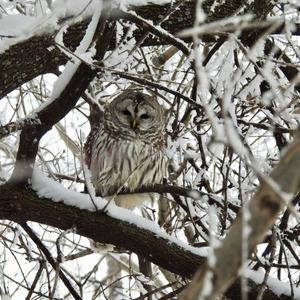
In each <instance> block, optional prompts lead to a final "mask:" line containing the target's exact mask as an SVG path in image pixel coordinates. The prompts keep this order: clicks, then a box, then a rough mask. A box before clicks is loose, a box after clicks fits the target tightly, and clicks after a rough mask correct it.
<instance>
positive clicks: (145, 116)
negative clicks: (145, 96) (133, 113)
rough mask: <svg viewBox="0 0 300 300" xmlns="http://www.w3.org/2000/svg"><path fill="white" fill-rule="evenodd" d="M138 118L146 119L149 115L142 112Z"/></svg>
mask: <svg viewBox="0 0 300 300" xmlns="http://www.w3.org/2000/svg"><path fill="white" fill-rule="evenodd" d="M140 118H141V119H144V120H146V119H149V118H150V116H149V115H147V114H142V115H141V116H140Z"/></svg>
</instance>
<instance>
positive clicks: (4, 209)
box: [0, 184, 204, 277]
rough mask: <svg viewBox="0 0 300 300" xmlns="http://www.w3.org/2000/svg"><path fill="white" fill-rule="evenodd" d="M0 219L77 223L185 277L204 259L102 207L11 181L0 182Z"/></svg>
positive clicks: (98, 238)
mask: <svg viewBox="0 0 300 300" xmlns="http://www.w3.org/2000/svg"><path fill="white" fill-rule="evenodd" d="M45 212H47V214H46V215H45ZM0 219H9V220H12V221H15V222H18V223H21V224H22V223H24V222H26V221H29V220H30V221H34V222H39V223H46V224H48V225H50V226H54V227H57V228H61V229H63V230H67V229H69V228H72V227H75V228H76V230H77V233H78V234H80V235H83V236H86V237H89V238H91V239H93V240H95V241H99V242H102V243H109V244H113V245H117V246H118V247H121V248H125V249H128V250H130V251H133V252H135V253H137V254H139V255H142V256H144V257H146V258H147V259H148V260H150V261H152V262H153V263H155V264H157V265H159V266H161V267H163V268H165V269H168V270H170V271H171V272H173V273H176V274H179V275H181V276H184V277H190V276H191V275H192V274H193V273H194V272H195V271H196V270H197V267H198V266H199V265H201V264H202V263H203V262H204V258H203V257H200V256H198V255H196V254H194V253H191V252H188V251H185V250H184V249H183V248H181V247H179V246H178V245H175V244H170V241H169V240H164V239H162V238H160V237H158V236H157V235H156V234H155V233H154V232H151V231H150V230H145V229H141V228H139V227H137V226H136V225H134V224H130V223H128V222H125V221H121V220H118V219H114V218H112V217H110V216H108V215H107V214H105V213H102V212H100V211H98V212H95V213H93V212H88V211H85V210H80V209H79V208H76V207H71V206H67V205H65V204H63V203H55V202H53V201H51V200H48V199H46V198H39V197H38V196H37V195H36V193H35V192H34V191H32V190H31V189H28V188H27V189H26V188H22V187H20V188H16V187H15V185H11V184H6V185H3V186H0Z"/></svg>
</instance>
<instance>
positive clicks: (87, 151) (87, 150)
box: [84, 124, 101, 169]
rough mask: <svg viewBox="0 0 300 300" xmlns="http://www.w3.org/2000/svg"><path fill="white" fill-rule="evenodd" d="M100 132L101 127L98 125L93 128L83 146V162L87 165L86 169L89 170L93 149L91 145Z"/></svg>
mask: <svg viewBox="0 0 300 300" xmlns="http://www.w3.org/2000/svg"><path fill="white" fill-rule="evenodd" d="M100 131H101V125H100V124H98V125H97V126H94V127H93V128H92V129H91V131H90V133H89V135H88V137H87V139H86V142H85V144H84V162H85V164H86V165H87V167H88V168H89V169H90V166H91V160H92V148H93V144H94V142H95V138H96V137H97V135H98V134H99V132H100Z"/></svg>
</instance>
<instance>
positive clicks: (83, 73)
mask: <svg viewBox="0 0 300 300" xmlns="http://www.w3.org/2000/svg"><path fill="white" fill-rule="evenodd" d="M109 13H110V10H104V11H103V12H102V14H101V17H100V19H99V23H98V26H97V28H98V29H97V30H98V32H97V34H98V40H97V42H96V58H97V59H102V58H103V57H104V54H105V52H106V50H107V48H108V45H109V42H110V38H111V36H112V31H113V29H114V26H113V24H111V23H109V22H107V19H108V15H109ZM96 74H97V72H96V71H95V70H93V69H91V68H90V67H89V66H88V65H87V64H85V63H80V65H79V66H78V68H77V70H76V71H75V73H74V74H73V76H72V77H71V78H68V80H69V82H67V83H66V86H65V88H64V89H63V90H62V91H60V93H59V95H58V96H56V98H54V99H53V100H52V101H49V102H50V103H49V104H48V105H47V104H46V106H45V107H44V108H43V109H41V110H40V111H38V112H36V114H35V120H36V122H33V123H32V124H30V125H28V126H26V127H24V128H23V130H22V131H21V134H20V143H19V149H18V153H17V160H16V164H15V168H14V171H13V174H12V177H11V182H14V183H20V184H24V183H26V181H27V179H28V178H30V177H31V175H32V170H33V165H34V161H35V157H36V154H37V151H38V145H39V141H40V139H41V137H42V136H43V135H44V134H45V133H46V132H47V131H48V130H50V129H51V128H52V126H53V125H55V124H56V123H57V122H58V121H60V120H61V119H62V118H63V117H64V116H65V115H66V114H67V113H68V112H69V111H70V110H71V109H72V108H73V107H74V106H75V104H76V102H77V101H78V99H79V98H80V96H81V95H82V93H83V92H84V91H85V89H86V88H87V86H88V85H89V83H90V82H91V81H92V80H93V78H94V77H95V76H96ZM58 80H59V79H58Z"/></svg>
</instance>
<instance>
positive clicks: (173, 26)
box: [0, 0, 274, 99]
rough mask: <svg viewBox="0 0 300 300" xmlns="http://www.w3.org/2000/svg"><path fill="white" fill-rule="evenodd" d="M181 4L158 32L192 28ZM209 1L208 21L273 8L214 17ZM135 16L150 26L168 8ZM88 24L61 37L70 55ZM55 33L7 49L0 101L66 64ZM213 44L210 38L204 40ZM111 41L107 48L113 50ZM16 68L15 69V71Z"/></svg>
mask: <svg viewBox="0 0 300 300" xmlns="http://www.w3.org/2000/svg"><path fill="white" fill-rule="evenodd" d="M179 2H182V4H181V5H180V7H179V9H178V10H175V11H174V12H172V14H171V15H170V17H169V18H167V20H166V21H165V22H162V23H161V26H162V28H164V29H165V30H166V31H168V32H170V33H171V34H176V33H177V32H180V31H181V30H183V29H185V28H189V27H192V26H193V24H194V15H195V0H189V1H177V2H176V3H179ZM211 2H212V1H210V0H208V1H204V4H203V8H204V11H206V12H207V13H208V15H209V19H208V20H209V21H215V20H220V19H222V18H224V17H228V16H231V15H232V14H233V13H236V12H237V11H239V10H241V8H243V10H244V11H246V12H247V11H248V12H254V14H256V15H257V17H258V13H259V18H260V19H263V18H264V17H265V16H266V14H267V13H268V12H269V11H270V9H271V8H272V7H273V5H274V4H272V1H269V0H264V1H254V3H253V5H252V6H250V7H248V6H247V5H246V4H247V1H245V0H243V1H225V2H224V3H222V4H221V5H219V6H218V7H217V9H216V10H215V11H214V13H211V12H210V7H211ZM262 7H263V8H264V9H261V8H262ZM133 10H134V12H135V13H137V14H138V15H139V16H141V17H143V18H145V19H148V20H151V21H152V22H153V24H158V23H159V22H160V21H161V20H162V18H163V17H164V16H166V15H167V14H168V13H169V12H170V10H171V9H170V5H169V4H166V5H163V6H161V5H147V6H141V7H133ZM113 18H114V19H118V18H119V13H118V11H117V10H115V11H114V17H113ZM87 24H88V20H86V21H83V22H81V23H78V24H75V25H72V26H70V27H69V29H68V30H67V32H66V33H65V34H64V44H65V45H66V47H67V48H69V49H70V50H71V51H73V50H74V49H75V48H76V46H77V45H78V44H79V43H80V40H81V38H82V37H83V35H84V32H85V29H86V26H87ZM147 32H148V30H147V26H146V27H145V28H143V26H139V30H137V31H136V32H135V33H134V36H135V38H136V40H137V41H139V40H140V39H141V37H142V36H143V35H144V34H145V33H147ZM56 33H57V30H56V31H54V30H53V32H49V33H48V34H44V35H34V36H32V37H29V38H27V39H25V40H24V41H22V42H19V43H17V44H15V45H13V46H11V47H10V48H9V49H8V50H7V51H5V52H4V53H1V54H0V70H5V72H0V99H1V98H2V97H4V96H5V95H6V94H8V93H9V92H11V91H13V90H14V89H15V88H17V87H19V86H20V85H22V84H23V83H25V82H27V81H29V80H31V79H33V78H35V77H36V76H38V75H42V74H46V73H55V74H57V73H58V67H59V66H60V65H63V64H65V63H66V61H67V58H66V56H65V55H64V54H63V53H62V52H61V51H60V50H59V49H58V48H57V47H55V43H54V38H55V35H56ZM207 38H208V39H211V40H215V38H214V37H212V36H210V37H207ZM164 43H166V42H165V41H163V39H158V38H154V37H151V36H148V37H147V38H146V39H145V40H144V42H143V45H145V46H150V45H157V44H164ZM114 45H115V40H114V39H112V41H111V45H110V46H111V48H114ZM16 66H18V68H16Z"/></svg>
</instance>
